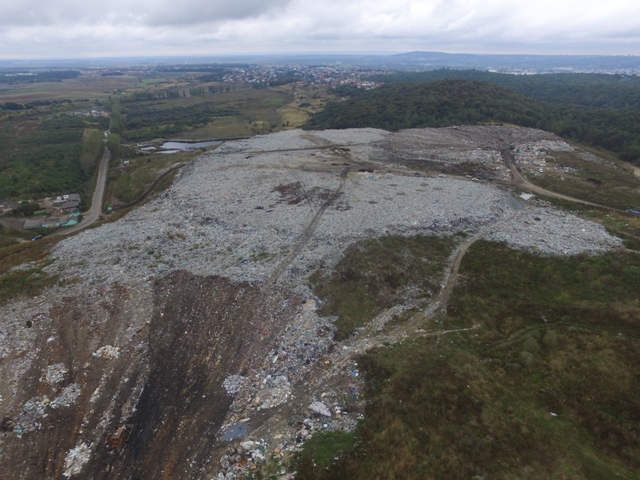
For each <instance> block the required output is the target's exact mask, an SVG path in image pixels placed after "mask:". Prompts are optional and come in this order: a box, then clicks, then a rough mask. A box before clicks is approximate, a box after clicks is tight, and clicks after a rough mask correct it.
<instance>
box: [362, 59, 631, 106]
mask: <svg viewBox="0 0 640 480" xmlns="http://www.w3.org/2000/svg"><path fill="white" fill-rule="evenodd" d="M372 79H373V80H375V81H379V82H384V83H407V82H410V83H425V82H436V81H439V80H447V79H456V80H479V81H482V82H489V83H495V84H496V85H500V86H503V87H506V88H509V89H511V90H514V91H516V92H520V93H524V94H525V95H527V96H529V97H531V98H534V99H536V100H540V101H541V102H545V103H551V104H554V105H555V104H563V105H566V104H570V105H580V106H583V107H596V108H617V109H632V110H640V77H637V76H629V75H606V74H597V73H552V74H541V75H506V74H503V73H495V72H487V71H480V70H455V69H450V68H447V69H439V70H431V71H426V72H397V73H393V74H391V75H376V76H374V77H372Z"/></svg>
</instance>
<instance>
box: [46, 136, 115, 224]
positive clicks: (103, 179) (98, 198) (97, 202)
mask: <svg viewBox="0 0 640 480" xmlns="http://www.w3.org/2000/svg"><path fill="white" fill-rule="evenodd" d="M109 160H111V152H110V151H109V149H108V148H107V147H105V149H104V154H103V155H102V160H101V161H100V167H99V170H98V182H97V184H96V190H95V192H93V199H92V200H91V208H90V209H89V210H87V211H86V212H84V213H83V214H82V216H83V218H82V222H80V223H79V224H78V225H76V226H75V227H71V228H69V229H66V230H62V231H59V232H57V233H55V234H54V235H69V234H70V233H75V232H77V231H78V230H82V229H83V228H87V227H88V226H89V225H91V224H92V223H93V222H95V221H96V220H97V219H98V217H99V216H100V214H101V213H102V199H103V197H104V188H105V184H106V183H107V170H108V169H109Z"/></svg>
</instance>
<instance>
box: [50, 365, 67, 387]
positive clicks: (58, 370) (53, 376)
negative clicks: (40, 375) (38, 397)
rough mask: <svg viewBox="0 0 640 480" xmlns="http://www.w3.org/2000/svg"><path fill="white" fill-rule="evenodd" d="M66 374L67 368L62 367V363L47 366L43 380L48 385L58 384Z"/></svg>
mask: <svg viewBox="0 0 640 480" xmlns="http://www.w3.org/2000/svg"><path fill="white" fill-rule="evenodd" d="M67 372H68V370H67V367H65V366H64V363H56V364H54V365H49V366H48V367H47V371H46V373H45V380H46V382H47V383H49V384H54V383H59V382H61V381H63V380H64V377H65V376H66V375H67Z"/></svg>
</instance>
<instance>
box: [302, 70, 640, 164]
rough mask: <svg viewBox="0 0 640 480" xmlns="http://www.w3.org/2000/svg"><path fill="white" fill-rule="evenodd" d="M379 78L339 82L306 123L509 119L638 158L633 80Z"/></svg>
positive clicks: (639, 116) (638, 96)
mask: <svg viewBox="0 0 640 480" xmlns="http://www.w3.org/2000/svg"><path fill="white" fill-rule="evenodd" d="M448 76H451V77H462V78H447V77H448ZM375 78H377V77H375ZM476 78H480V79H482V80H478V79H476ZM384 79H385V81H387V82H389V83H387V84H386V85H384V86H382V87H381V88H378V89H375V90H371V91H361V90H357V89H355V88H345V87H340V88H339V89H337V93H339V94H340V95H341V96H342V97H348V99H347V100H345V101H342V102H334V103H330V104H328V105H327V106H326V107H325V109H324V110H323V111H321V112H318V113H316V114H314V115H313V116H312V117H311V118H310V119H309V121H308V122H307V124H306V125H305V128H307V129H325V128H356V127H377V128H383V129H387V130H392V131H393V130H399V129H402V128H415V127H445V126H451V125H462V124H481V123H486V122H498V123H512V124H516V125H521V126H525V127H535V128H540V129H543V130H548V131H551V132H553V133H555V134H557V135H560V136H562V137H564V138H567V139H570V140H574V141H578V142H582V143H585V144H587V145H591V146H594V147H599V148H604V149H607V150H610V151H612V152H614V153H616V154H617V155H618V156H619V157H620V158H621V159H622V160H626V161H629V162H633V163H636V164H638V163H639V162H640V127H639V126H640V80H639V79H637V78H628V77H621V76H607V75H577V74H576V75H575V76H574V75H537V76H535V75H533V76H515V75H501V74H492V73H489V72H476V71H456V70H438V71H434V72H424V73H398V74H393V75H388V76H384ZM408 80H411V81H408ZM499 83H501V84H499Z"/></svg>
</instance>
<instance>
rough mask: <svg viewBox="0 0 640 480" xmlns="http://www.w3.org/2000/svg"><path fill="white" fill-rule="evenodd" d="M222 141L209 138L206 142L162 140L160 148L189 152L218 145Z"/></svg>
mask: <svg viewBox="0 0 640 480" xmlns="http://www.w3.org/2000/svg"><path fill="white" fill-rule="evenodd" d="M221 143H222V142H221V141H219V140H211V141H208V142H164V143H163V144H162V148H163V149H165V150H180V151H183V152H190V151H192V150H197V149H198V148H206V147H213V146H214V145H220V144H221Z"/></svg>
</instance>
